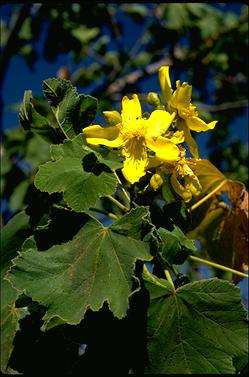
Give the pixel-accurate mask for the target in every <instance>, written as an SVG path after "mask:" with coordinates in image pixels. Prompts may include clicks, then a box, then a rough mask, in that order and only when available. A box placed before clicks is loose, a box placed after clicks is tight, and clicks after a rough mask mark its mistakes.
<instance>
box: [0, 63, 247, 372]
mask: <svg viewBox="0 0 249 377" xmlns="http://www.w3.org/2000/svg"><path fill="white" fill-rule="evenodd" d="M159 83H160V86H161V94H158V93H153V92H150V93H148V95H147V98H146V101H147V105H150V106H152V107H153V110H152V112H151V114H148V113H143V111H142V105H141V102H142V98H141V97H140V96H139V95H138V94H132V95H131V96H128V95H127V96H124V97H123V98H122V104H121V111H120V112H118V111H117V110H113V109H109V110H108V111H104V112H103V115H104V118H105V120H106V122H107V125H104V126H102V125H99V124H95V122H94V118H95V116H96V112H97V99H95V98H93V97H91V96H89V95H84V94H78V93H77V92H76V89H75V88H74V87H72V85H71V83H70V81H66V80H63V79H48V80H45V81H44V83H43V92H44V95H45V96H46V98H47V100H48V102H49V106H50V107H49V110H47V114H44V113H41V112H40V111H39V109H38V108H37V106H36V104H35V102H34V100H33V97H32V93H31V92H30V91H26V92H25V94H24V100H23V104H22V106H21V109H20V122H21V124H22V126H23V127H24V129H25V130H28V131H32V132H33V133H35V134H38V135H39V136H40V137H42V138H43V139H44V140H46V143H49V145H50V154H51V159H50V160H49V161H47V162H45V163H44V164H41V165H40V166H39V169H38V171H37V173H36V175H35V177H34V187H33V189H34V193H33V197H32V198H31V200H30V203H29V205H28V206H27V208H26V209H25V210H23V211H21V212H19V213H18V214H17V215H15V216H14V217H13V218H12V219H11V220H10V221H9V223H8V224H7V225H6V226H5V227H4V228H3V230H2V239H3V248H2V252H3V263H2V282H3V288H2V289H3V292H4V293H3V299H2V303H3V315H2V333H3V334H4V337H5V341H4V342H2V353H1V355H2V370H3V372H5V371H6V370H7V368H9V369H10V368H12V369H14V370H17V371H22V367H21V366H20V365H21V364H20V360H19V361H18V352H20V348H21V347H22V346H23V342H25V341H26V340H27V339H26V338H25V335H23V334H25V323H26V326H31V328H32V326H34V323H35V324H36V325H35V326H36V327H35V328H36V330H35V331H36V332H35V335H34V334H33V335H32V336H33V338H32V339H31V340H30V342H31V348H32V345H33V346H34V348H36V350H37V349H38V351H39V352H45V351H44V349H45V348H44V347H42V344H43V342H45V344H46V347H49V346H48V343H49V342H47V343H46V341H45V340H49V339H50V338H49V337H50V336H51V334H56V336H55V339H56V345H55V343H52V345H51V347H54V346H56V347H57V346H58V344H59V345H61V347H64V348H63V352H65V350H67V347H69V346H68V345H69V343H70V347H71V348H70V349H71V350H72V359H70V360H71V361H70V362H68V365H67V370H66V371H65V370H64V371H63V372H64V373H65V374H68V375H70V374H75V373H79V370H80V371H81V372H83V374H84V373H89V371H90V372H91V373H93V374H94V372H100V371H101V373H102V374H108V375H111V374H115V375H119V374H128V373H133V374H139V375H141V374H147V373H150V374H164V373H165V374H171V373H173V374H175V373H194V374H205V373H237V372H240V371H241V370H243V368H244V367H245V365H246V363H247V355H248V347H247V319H246V311H245V310H244V308H243V306H242V303H241V297H240V292H239V289H238V287H236V284H237V283H238V282H239V281H240V280H242V279H243V278H245V279H247V278H248V275H247V274H246V273H245V271H246V270H247V268H248V260H247V252H246V250H247V237H248V236H247V231H248V230H247V219H248V206H247V198H248V194H247V192H246V190H245V187H244V185H243V184H242V183H240V182H237V181H232V180H230V179H227V178H226V177H225V175H224V174H223V173H222V172H221V171H219V170H218V169H217V168H216V167H215V166H214V165H212V164H211V162H210V161H208V160H206V159H201V156H200V153H199V150H198V145H197V143H196V141H195V138H194V133H195V132H206V131H211V130H212V129H213V128H214V127H219V124H216V123H217V122H216V121H215V120H214V121H212V122H210V123H206V122H205V121H204V120H202V119H201V118H200V117H199V115H198V112H197V108H196V106H194V105H193V104H192V100H191V92H192V87H191V85H189V84H188V83H186V82H184V83H183V84H181V83H180V81H179V80H178V81H177V82H176V89H175V90H173V89H172V86H171V80H170V76H169V67H168V66H163V67H161V68H160V69H159ZM143 105H144V104H143ZM192 133H193V135H192ZM224 195H225V196H226V199H224ZM37 203H39V208H38V209H37ZM34 208H36V210H34ZM197 241H198V242H197ZM198 244H199V245H200V247H198ZM199 264H201V265H206V266H208V267H209V268H213V269H214V270H213V271H214V272H216V273H217V271H219V275H218V274H217V276H213V277H211V278H208V279H204V278H202V279H199V278H198V276H197V274H196V273H195V270H196V266H198V265H199ZM213 275H215V273H214V274H213ZM25 321H26V322H25ZM32 321H33V322H32ZM32 323H33V325H32ZM19 326H20V327H19ZM17 332H18V334H19V337H18V334H17V335H16V333H17ZM46 336H47V337H46ZM53 336H54V335H53ZM23 337H24V338H23ZM23 339H24V340H23ZM44 339H45V340H44ZM52 339H54V338H52ZM62 339H63V341H62ZM13 340H14V343H13ZM32 342H33V343H32ZM127 342H128V344H127ZM37 347H38V348H37ZM127 347H128V348H127ZM48 349H49V350H50V349H51V348H48ZM82 349H83V352H81V351H80V350H82ZM127 349H128V351H127ZM124 353H125V355H126V357H124ZM134 355H135V356H134ZM67 356H68V355H67ZM89 360H94V361H95V360H97V361H98V360H100V361H101V362H100V363H99V364H100V365H94V363H90V361H89ZM89 363H90V366H89ZM103 363H104V366H103ZM95 364H98V363H95ZM24 372H25V371H24ZM26 372H28V371H26ZM56 373H58V371H56Z"/></svg>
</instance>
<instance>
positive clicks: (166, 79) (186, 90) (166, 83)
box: [159, 66, 217, 159]
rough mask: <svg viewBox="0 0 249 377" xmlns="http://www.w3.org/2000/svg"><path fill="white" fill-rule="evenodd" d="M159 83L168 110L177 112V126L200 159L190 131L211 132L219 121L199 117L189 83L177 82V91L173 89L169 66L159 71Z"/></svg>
mask: <svg viewBox="0 0 249 377" xmlns="http://www.w3.org/2000/svg"><path fill="white" fill-rule="evenodd" d="M159 82H160V86H161V90H162V94H163V97H164V100H165V102H166V104H167V110H168V111H169V112H170V113H173V112H175V113H176V114H177V115H176V126H177V128H178V129H179V130H182V131H184V137H185V142H186V143H187V145H188V147H189V150H190V152H191V153H192V155H193V156H194V158H196V159H197V158H199V152H198V147H197V144H196V142H195V140H194V139H193V138H192V136H191V133H190V130H191V131H196V132H202V131H209V130H211V129H213V128H214V127H215V125H216V123H217V121H216V120H215V121H213V122H210V123H206V122H204V121H203V120H202V119H200V118H199V117H198V112H197V110H196V106H194V105H192V104H191V96H192V86H191V85H189V84H188V83H187V82H184V83H183V84H181V83H180V81H179V80H177V81H176V89H175V90H173V89H172V87H171V81H170V75H169V66H162V67H161V68H160V69H159Z"/></svg>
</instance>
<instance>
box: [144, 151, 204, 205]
mask: <svg viewBox="0 0 249 377" xmlns="http://www.w3.org/2000/svg"><path fill="white" fill-rule="evenodd" d="M179 150H180V158H179V159H178V161H174V162H172V163H168V162H165V161H162V160H160V159H158V158H156V157H151V158H150V162H149V168H157V170H156V173H155V174H154V175H153V176H152V177H151V180H150V186H151V187H152V188H153V189H154V190H158V188H160V186H162V184H163V177H164V174H165V172H166V173H171V177H170V183H171V186H172V187H173V189H174V191H175V192H176V193H177V194H178V195H179V196H181V197H182V198H183V200H184V201H185V202H186V203H188V202H189V201H190V200H191V199H192V197H193V196H198V195H200V194H201V192H202V185H201V183H200V181H199V179H198V177H197V175H196V174H195V173H194V171H193V170H192V169H191V168H190V166H189V165H193V166H194V165H195V164H196V163H197V162H199V161H203V160H195V159H187V158H185V153H186V150H185V149H184V148H183V147H181V146H180V147H179Z"/></svg>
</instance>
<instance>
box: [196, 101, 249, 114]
mask: <svg viewBox="0 0 249 377" xmlns="http://www.w3.org/2000/svg"><path fill="white" fill-rule="evenodd" d="M195 105H196V106H197V108H198V109H202V110H207V111H209V112H210V113H213V112H216V111H224V110H230V109H236V108H238V107H244V106H248V101H247V100H246V99H242V100H239V101H235V102H224V103H220V104H218V105H205V104H203V103H201V102H195Z"/></svg>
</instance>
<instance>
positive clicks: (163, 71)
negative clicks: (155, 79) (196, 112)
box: [159, 66, 172, 103]
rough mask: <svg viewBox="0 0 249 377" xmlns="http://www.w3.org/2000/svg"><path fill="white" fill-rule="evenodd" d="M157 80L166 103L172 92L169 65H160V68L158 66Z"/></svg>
mask: <svg viewBox="0 0 249 377" xmlns="http://www.w3.org/2000/svg"><path fill="white" fill-rule="evenodd" d="M159 82H160V86H161V91H162V94H163V97H164V99H165V101H166V103H168V102H169V100H170V98H171V94H172V89H171V81H170V76H169V66H162V67H161V68H159Z"/></svg>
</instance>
